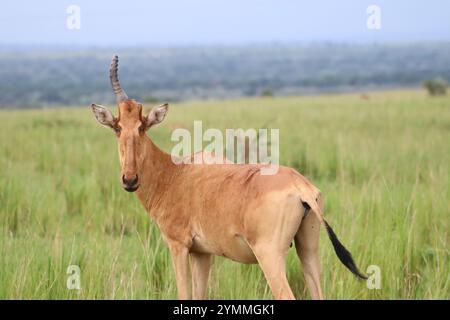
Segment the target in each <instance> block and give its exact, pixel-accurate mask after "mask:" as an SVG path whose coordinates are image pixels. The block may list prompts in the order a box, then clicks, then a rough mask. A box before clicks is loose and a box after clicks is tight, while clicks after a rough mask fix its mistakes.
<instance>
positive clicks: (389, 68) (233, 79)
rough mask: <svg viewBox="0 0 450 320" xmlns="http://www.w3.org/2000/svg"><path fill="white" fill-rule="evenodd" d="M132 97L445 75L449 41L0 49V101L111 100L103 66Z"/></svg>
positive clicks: (370, 85)
mask: <svg viewBox="0 0 450 320" xmlns="http://www.w3.org/2000/svg"><path fill="white" fill-rule="evenodd" d="M113 53H118V54H119V58H120V62H119V66H120V67H119V77H120V79H121V82H122V85H123V87H124V88H125V89H126V91H127V93H128V95H129V96H130V97H133V98H136V99H139V100H140V101H152V102H156V100H164V101H177V100H187V99H207V98H224V97H238V96H255V95H264V96H270V95H288V94H305V93H314V92H339V91H357V90H368V89H381V88H390V87H405V86H419V85H421V83H422V82H423V81H424V80H427V79H432V78H436V77H441V78H443V79H446V80H447V81H449V80H450V43H423V44H409V45H342V44H341V45H339V44H320V45H319V44H316V45H308V46H306V45H305V46H282V45H273V46H248V47H207V48H201V47H195V48H167V49H161V48H135V49H119V50H114V49H111V50H107V49H98V50H97V49H90V50H88V49H83V50H81V49H74V50H61V49H54V50H50V49H25V48H21V49H11V48H10V49H8V48H2V49H1V51H0V106H1V107H39V106H50V105H85V104H89V103H91V102H92V101H95V102H98V103H112V102H113V101H114V97H113V95H112V92H111V89H110V86H109V77H108V69H109V63H110V59H111V56H112V54H113Z"/></svg>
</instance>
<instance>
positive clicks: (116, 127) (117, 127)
mask: <svg viewBox="0 0 450 320" xmlns="http://www.w3.org/2000/svg"><path fill="white" fill-rule="evenodd" d="M121 130H122V128H121V127H119V126H115V127H114V132H115V133H116V134H120V131H121Z"/></svg>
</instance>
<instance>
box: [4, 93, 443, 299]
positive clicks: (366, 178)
mask: <svg viewBox="0 0 450 320" xmlns="http://www.w3.org/2000/svg"><path fill="white" fill-rule="evenodd" d="M96 102H99V103H101V101H96ZM0 118H1V120H2V126H1V127H0V146H1V148H0V181H1V184H0V298H1V299H11V298H20V299H24V298H26V299H171V298H176V286H175V281H174V276H173V270H172V265H171V261H170V256H169V253H168V249H167V248H166V246H165V244H164V243H163V241H162V239H161V237H160V235H159V231H158V228H157V226H156V225H155V224H154V223H153V222H152V221H151V220H150V219H149V217H148V216H147V214H146V213H145V211H144V210H143V208H142V207H141V205H140V203H139V202H138V200H137V198H136V197H135V195H133V194H129V193H127V192H125V191H123V190H122V189H121V187H120V184H119V169H120V168H119V163H118V156H117V146H116V141H115V139H116V138H115V136H114V134H113V133H112V132H110V130H107V129H104V128H101V127H100V126H99V125H98V124H97V123H96V122H95V120H94V119H93V115H92V113H91V111H90V110H89V108H88V107H84V108H60V109H52V110H29V111H2V112H0ZM194 120H202V121H203V128H204V130H205V129H206V128H208V127H215V128H221V129H225V128H237V127H241V128H259V127H270V128H279V129H280V161H281V164H283V165H288V166H292V167H295V168H296V169H297V170H298V171H300V172H301V173H303V174H304V175H306V176H307V177H309V178H310V179H311V180H312V181H313V182H314V183H315V185H317V186H318V187H319V188H320V189H321V190H322V192H323V194H324V196H325V206H326V210H325V215H326V217H327V220H328V221H329V222H330V224H331V225H332V226H333V228H334V230H335V231H336V233H337V234H338V236H339V237H340V238H341V240H342V242H343V243H344V244H345V245H346V246H347V247H348V248H349V249H350V251H351V252H352V253H353V256H354V258H355V260H356V261H357V264H358V265H359V266H360V268H361V269H362V270H363V271H365V270H366V268H367V266H369V265H377V266H379V267H380V269H381V275H382V287H381V289H380V290H369V289H367V288H366V284H365V282H363V281H358V280H357V279H356V278H355V277H354V276H353V275H352V274H351V273H350V272H348V271H347V270H346V269H345V267H343V266H342V265H341V264H340V262H339V261H338V259H337V257H336V256H335V254H334V252H333V249H332V246H331V244H330V243H329V240H328V238H327V237H326V234H325V231H323V230H322V237H321V257H322V287H323V290H324V294H325V296H326V298H328V299H431V298H437V299H449V298H450V261H449V250H450V249H449V243H450V241H449V222H450V97H448V96H447V97H440V98H431V97H428V96H427V95H426V94H425V93H424V92H421V91H395V92H380V93H375V94H371V95H370V97H369V99H362V98H361V97H360V96H359V95H333V96H318V97H288V98H255V99H245V100H244V99H243V100H229V101H211V102H198V103H180V104H173V105H172V106H171V109H170V111H169V115H168V117H167V118H166V122H165V123H164V124H162V125H161V126H159V127H158V128H155V129H151V130H150V133H149V134H150V136H151V137H152V138H153V139H154V141H155V142H156V143H157V144H158V145H159V146H160V147H161V148H163V149H164V150H166V151H170V149H171V147H172V146H173V145H174V143H172V142H171V141H170V132H171V130H172V129H173V128H174V127H176V126H179V125H183V126H186V127H187V128H192V126H193V121H194ZM294 251H295V250H294V249H291V251H290V253H289V260H288V277H289V282H290V283H291V286H292V288H293V290H294V293H295V295H296V297H297V298H300V299H309V293H308V292H307V290H306V288H305V284H304V279H303V274H302V272H301V267H300V266H299V263H298V260H297V256H296V255H295V252H294ZM69 265H78V266H79V267H80V269H81V290H80V291H77V290H68V289H67V287H66V280H67V276H68V275H67V271H66V270H67V268H68V266H69ZM208 296H209V298H212V299H222V298H223V299H231V298H242V299H271V294H270V290H269V289H268V287H267V285H266V282H265V280H264V277H263V275H262V272H261V271H260V269H259V267H258V266H256V265H250V266H249V265H242V264H238V263H234V262H231V261H229V260H225V259H223V258H215V261H214V267H213V269H212V274H211V280H210V284H209V290H208Z"/></svg>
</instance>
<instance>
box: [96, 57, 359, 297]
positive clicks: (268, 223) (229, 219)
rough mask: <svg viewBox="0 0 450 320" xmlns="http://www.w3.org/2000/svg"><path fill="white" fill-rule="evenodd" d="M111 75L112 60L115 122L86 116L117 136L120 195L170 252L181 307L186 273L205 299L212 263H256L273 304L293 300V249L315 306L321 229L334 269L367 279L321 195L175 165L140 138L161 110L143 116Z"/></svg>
mask: <svg viewBox="0 0 450 320" xmlns="http://www.w3.org/2000/svg"><path fill="white" fill-rule="evenodd" d="M117 68H118V57H117V56H114V57H113V60H112V63H111V68H110V79H111V85H112V88H113V91H114V93H115V95H116V99H117V104H118V116H117V117H115V116H113V114H112V113H111V112H110V111H109V110H108V109H106V108H105V107H102V106H99V105H96V104H92V105H91V108H92V111H93V112H94V115H95V117H96V119H97V120H98V122H100V123H101V124H102V125H104V126H106V127H109V128H111V129H113V130H114V132H115V134H116V136H117V140H118V147H119V158H120V163H121V170H122V171H121V182H122V186H123V188H124V189H125V190H126V191H129V192H136V194H137V196H138V198H139V200H140V201H141V203H142V205H143V206H144V208H145V209H146V210H147V212H148V213H149V214H150V216H151V217H152V218H153V219H154V221H155V222H156V223H157V225H158V226H159V228H160V230H161V232H162V235H163V238H164V240H165V242H166V243H167V245H168V247H169V249H170V252H171V254H172V258H173V265H174V268H175V275H176V282H177V290H178V296H179V298H180V299H188V298H190V297H191V290H190V280H189V278H190V273H191V271H192V282H193V285H192V296H193V298H194V299H203V298H205V294H206V287H207V280H208V274H209V270H210V260H211V255H218V256H224V257H227V258H229V259H232V260H235V261H238V262H242V263H259V265H260V266H261V268H262V271H263V273H264V275H265V277H266V279H267V282H268V284H269V286H270V289H271V291H272V294H273V296H274V297H275V298H277V299H293V298H294V295H293V293H292V291H291V289H290V287H289V284H288V281H287V278H286V270H285V265H286V255H287V252H288V249H289V247H290V246H291V243H292V242H294V243H295V247H296V250H297V254H298V256H299V258H300V260H301V262H302V264H303V269H304V274H305V279H306V283H307V286H308V288H309V291H310V293H311V296H312V298H313V299H322V298H323V295H322V291H321V288H320V265H319V255H318V246H319V227H320V225H321V224H324V225H325V228H326V230H327V232H328V236H329V238H330V239H331V242H332V244H333V247H334V250H335V252H336V254H337V256H338V257H339V259H340V260H341V262H342V263H343V264H344V265H345V266H346V267H347V268H348V269H350V271H352V272H353V273H354V274H355V275H357V276H358V277H361V278H366V277H365V276H364V275H363V274H362V273H361V272H360V271H359V270H358V268H357V267H356V265H355V263H354V261H353V258H352V256H351V254H350V253H349V252H348V251H347V250H346V249H345V248H344V246H343V245H342V244H341V243H340V242H339V240H338V239H337V237H336V235H335V233H334V232H333V230H332V229H331V227H330V226H329V225H328V223H327V222H326V221H325V220H324V218H323V198H322V195H321V193H320V191H319V189H317V188H316V187H315V186H314V185H312V184H311V183H310V182H309V181H308V180H307V179H306V178H305V177H303V176H302V175H301V174H299V173H298V172H297V171H295V170H294V169H292V168H287V167H280V168H279V170H278V172H277V173H276V174H275V175H261V174H260V170H261V168H262V166H263V165H262V164H257V165H256V164H254V165H250V164H240V165H235V164H222V165H220V164H201V165H198V164H183V163H181V164H175V163H174V162H173V160H172V157H171V155H169V154H167V153H165V152H163V151H161V150H160V149H159V148H158V147H157V146H156V145H155V144H154V143H153V142H152V140H151V139H150V138H149V137H148V136H147V134H146V131H147V130H148V129H149V128H151V127H153V126H154V125H156V124H158V123H160V122H162V121H163V119H164V117H165V116H166V114H167V111H168V104H163V105H161V106H158V107H154V108H153V109H152V110H151V111H150V113H149V114H148V115H147V116H144V115H143V114H142V105H141V104H140V103H138V102H136V101H135V100H132V99H129V98H128V96H127V95H126V93H125V91H124V90H123V89H122V88H121V86H120V84H119V80H118V77H117ZM309 212H312V214H308V213H309ZM189 258H190V259H189ZM189 260H190V261H191V264H192V268H190V267H189Z"/></svg>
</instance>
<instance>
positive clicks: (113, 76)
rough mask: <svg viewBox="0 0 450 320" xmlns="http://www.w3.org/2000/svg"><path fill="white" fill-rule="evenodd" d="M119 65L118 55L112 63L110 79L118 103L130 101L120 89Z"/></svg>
mask: <svg viewBox="0 0 450 320" xmlns="http://www.w3.org/2000/svg"><path fill="white" fill-rule="evenodd" d="M118 65H119V57H118V56H117V55H114V56H113V59H112V61H111V67H110V68H109V79H110V80H111V86H112V89H113V91H114V94H115V95H116V100H117V103H119V102H122V101H124V100H127V99H128V96H127V94H126V93H125V91H123V89H122V88H121V87H120V83H119V78H118V77H117V69H118Z"/></svg>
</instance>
